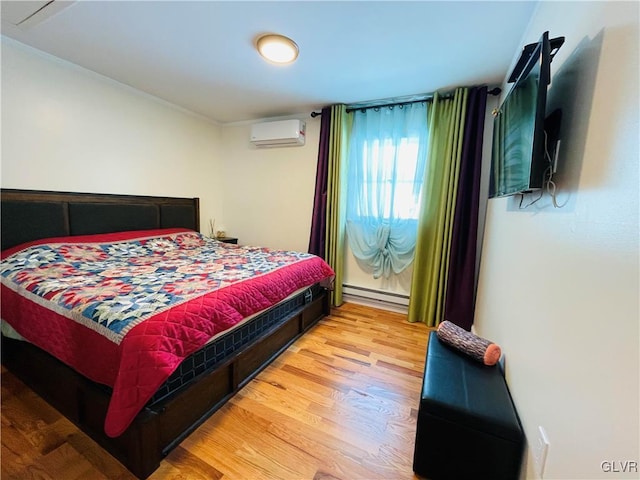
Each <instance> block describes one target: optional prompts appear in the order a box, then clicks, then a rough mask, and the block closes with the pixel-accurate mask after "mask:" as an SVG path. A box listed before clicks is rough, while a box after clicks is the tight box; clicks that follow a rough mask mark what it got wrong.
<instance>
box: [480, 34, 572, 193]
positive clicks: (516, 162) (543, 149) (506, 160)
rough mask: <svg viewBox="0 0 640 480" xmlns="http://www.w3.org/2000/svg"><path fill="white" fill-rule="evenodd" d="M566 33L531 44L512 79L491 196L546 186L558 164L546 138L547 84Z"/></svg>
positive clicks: (498, 132) (498, 118) (496, 145)
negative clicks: (554, 58)
mask: <svg viewBox="0 0 640 480" xmlns="http://www.w3.org/2000/svg"><path fill="white" fill-rule="evenodd" d="M563 43H564V37H558V38H554V39H551V40H550V39H549V32H544V33H543V34H542V37H540V40H539V41H538V42H536V43H531V44H529V45H526V46H525V47H524V48H523V49H522V53H521V55H520V58H519V59H518V62H517V63H516V66H515V67H514V69H513V72H512V73H511V75H510V77H509V80H508V83H514V85H513V87H512V88H511V90H510V91H509V93H508V94H507V96H506V98H505V100H504V101H503V102H502V104H501V105H500V108H499V109H498V110H497V111H494V123H493V146H492V153H491V177H490V184H489V198H496V197H505V196H509V195H515V194H522V193H527V192H531V191H534V190H538V189H540V188H543V186H544V184H545V177H546V176H547V175H548V174H549V172H550V170H551V169H552V168H553V166H552V165H551V163H552V161H551V157H550V155H549V154H548V152H549V151H550V148H552V147H551V146H550V145H548V143H547V140H548V138H547V139H545V115H546V101H547V87H548V85H549V83H550V82H551V60H552V59H553V56H554V55H555V54H556V53H557V51H558V49H559V48H560V47H561V46H562V44H563ZM559 114H560V112H555V113H554V115H553V122H551V123H552V128H553V129H554V130H555V131H554V132H553V134H552V135H547V137H550V136H553V138H554V139H557V137H558V131H557V129H558V128H559V125H558V117H559Z"/></svg>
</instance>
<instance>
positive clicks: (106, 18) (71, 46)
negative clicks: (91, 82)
mask: <svg viewBox="0 0 640 480" xmlns="http://www.w3.org/2000/svg"><path fill="white" fill-rule="evenodd" d="M536 5H537V2H521V1H496V2H486V1H409V2H402V1H365V0H361V1H351V2H346V1H302V0H300V1H282V2H274V1H251V2H249V1H194V2H191V1H86V0H85V1H82V0H81V1H75V2H63V1H61V0H55V1H30V2H24V1H5V0H3V1H2V4H1V7H2V8H1V12H0V13H1V15H2V34H3V35H5V36H8V37H11V38H13V39H15V40H17V41H19V42H21V43H24V44H27V45H30V46H32V47H34V48H36V49H39V50H42V51H45V52H48V53H50V54H52V55H54V56H56V57H59V58H62V59H64V60H67V61H69V62H72V63H75V64H77V65H81V66H82V67H85V68H87V69H89V70H93V71H95V72H98V73H100V74H102V75H105V76H107V77H110V78H112V79H114V80H117V81H119V82H121V83H124V84H126V85H129V86H131V87H134V88H136V89H138V90H142V91H144V92H146V93H149V94H151V95H154V96H156V97H159V98H161V99H163V100H165V101H168V102H171V103H173V104H175V105H179V106H180V107H183V108H185V109H187V110H190V111H192V112H196V113H198V114H200V115H203V116H205V117H208V118H209V119H211V120H213V121H215V122H218V123H220V124H226V123H233V122H242V121H246V120H255V119H260V118H270V117H277V116H284V115H290V114H297V113H302V112H307V111H309V112H311V111H313V110H317V109H319V108H321V107H322V106H325V105H329V104H333V103H346V104H352V103H360V102H366V101H370V100H376V99H388V98H402V97H405V96H410V95H415V94H422V93H430V92H434V91H436V90H448V89H451V88H453V87H456V86H462V85H480V84H488V85H498V84H500V83H502V81H503V79H504V77H505V76H506V74H507V71H508V69H509V67H510V65H511V63H512V60H513V58H514V56H515V54H516V53H517V52H518V51H519V50H520V48H521V42H522V34H523V32H524V31H525V30H526V27H527V25H528V23H529V19H530V18H531V16H532V13H533V10H534V9H535V8H536ZM264 33H280V34H283V35H286V36H288V37H290V38H292V39H293V40H294V41H295V42H296V43H297V44H298V46H299V48H300V55H299V57H298V60H297V61H296V62H295V63H294V64H292V65H288V66H275V65H272V64H269V63H267V62H265V61H264V60H262V59H261V58H260V57H259V55H258V53H257V52H256V50H255V48H254V43H255V40H256V37H257V36H259V35H260V34H264Z"/></svg>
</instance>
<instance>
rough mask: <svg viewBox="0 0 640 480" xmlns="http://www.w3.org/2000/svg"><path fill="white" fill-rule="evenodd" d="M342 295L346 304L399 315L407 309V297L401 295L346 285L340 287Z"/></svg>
mask: <svg viewBox="0 0 640 480" xmlns="http://www.w3.org/2000/svg"><path fill="white" fill-rule="evenodd" d="M342 293H343V297H344V300H345V301H346V302H353V303H360V304H362V305H369V306H372V307H378V308H382V309H385V310H392V311H394V312H400V313H406V312H407V310H408V308H409V295H404V294H402V293H395V292H388V291H385V290H376V289H373V288H365V287H359V286H356V285H347V284H343V285H342Z"/></svg>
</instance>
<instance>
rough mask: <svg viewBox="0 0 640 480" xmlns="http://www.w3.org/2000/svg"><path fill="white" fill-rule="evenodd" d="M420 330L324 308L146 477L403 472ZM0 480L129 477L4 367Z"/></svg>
mask: <svg viewBox="0 0 640 480" xmlns="http://www.w3.org/2000/svg"><path fill="white" fill-rule="evenodd" d="M428 331H429V329H428V328H427V327H426V326H425V325H424V324H410V323H408V322H407V321H406V317H405V316H404V315H400V314H396V313H392V312H387V311H383V310H377V309H373V308H370V307H364V306H360V305H355V304H345V305H343V306H342V307H340V308H337V309H333V311H332V313H331V315H329V316H328V317H326V318H325V319H323V320H321V321H320V322H319V323H318V325H316V326H315V327H313V329H312V330H310V331H309V332H308V333H307V334H305V335H304V336H303V337H302V338H301V339H299V340H298V341H297V342H296V343H294V344H293V345H292V346H291V347H289V349H288V350H287V351H286V352H284V353H283V354H282V355H281V356H280V357H279V358H278V359H276V360H275V361H274V362H273V363H272V364H271V365H270V366H269V367H267V368H266V369H265V370H264V371H263V372H262V373H261V374H260V375H259V376H257V377H256V378H255V379H254V380H253V381H252V382H251V383H249V384H248V385H247V386H246V387H244V388H243V389H242V390H241V391H240V392H239V393H238V394H237V395H236V396H235V397H234V398H233V399H232V400H231V401H229V402H228V403H227V404H226V405H225V406H224V407H222V408H221V409H220V410H219V411H218V412H216V413H215V414H214V415H213V416H212V417H211V418H210V419H209V420H208V421H206V422H205V423H204V424H203V425H201V426H200V428H198V429H197V430H196V431H195V432H194V433H192V434H191V435H190V436H189V437H188V438H187V439H185V440H184V441H183V442H182V443H181V444H180V445H179V446H178V447H177V448H176V449H174V450H173V451H172V452H171V453H170V454H169V455H168V457H167V458H166V459H165V460H164V461H163V462H162V463H161V466H160V468H159V469H158V470H157V471H156V472H154V473H153V475H152V476H151V477H149V478H150V479H153V480H160V479H176V480H177V479H203V480H204V479H251V480H258V479H313V480H335V479H344V480H347V479H349V480H351V479H411V478H417V477H415V476H414V474H413V471H412V468H411V466H412V460H413V445H414V436H415V424H416V414H417V407H418V399H419V397H420V389H421V386H422V372H423V369H424V360H425V352H426V341H427V335H428ZM1 419H2V422H1V425H0V426H1V431H0V438H1V444H2V450H1V455H2V457H1V464H2V468H1V476H2V479H64V480H73V479H133V478H135V477H133V475H132V474H131V473H129V471H128V470H126V469H125V468H124V467H123V466H122V465H121V464H120V463H119V462H117V461H116V460H114V459H113V457H111V456H110V455H109V454H107V453H106V452H105V451H104V450H102V449H101V448H100V447H99V446H98V445H97V444H95V443H94V442H93V441H92V440H91V439H90V438H89V437H87V436H86V435H85V434H84V433H82V432H81V431H79V430H78V429H77V428H76V427H75V426H74V425H73V424H72V423H70V422H69V421H67V420H66V419H65V418H64V417H62V416H61V415H60V414H59V413H58V412H57V411H56V410H54V409H53V408H51V407H50V406H49V405H48V404H46V403H45V402H44V401H43V400H42V399H40V397H38V396H37V395H36V394H35V393H33V392H32V391H31V390H30V389H29V388H27V387H26V386H24V385H23V384H22V383H21V382H20V381H19V380H17V379H16V378H15V377H14V376H13V375H12V374H11V373H9V372H8V371H6V370H5V369H4V368H3V370H2V408H1Z"/></svg>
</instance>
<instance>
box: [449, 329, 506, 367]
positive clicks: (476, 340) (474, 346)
mask: <svg viewBox="0 0 640 480" xmlns="http://www.w3.org/2000/svg"><path fill="white" fill-rule="evenodd" d="M437 335H438V338H439V339H440V341H442V342H443V343H445V344H447V345H449V346H451V347H453V348H455V349H456V350H459V351H460V352H462V353H464V354H465V355H468V356H469V357H471V358H473V359H474V360H476V361H478V362H481V363H484V364H485V365H495V364H496V363H497V362H498V360H500V355H501V354H502V351H501V349H500V347H499V346H498V345H496V344H495V343H493V342H490V341H489V340H486V339H484V338H481V337H478V336H477V335H474V334H473V333H471V332H467V331H466V330H465V329H464V328H461V327H459V326H457V325H456V324H455V323H451V322H450V321H448V320H445V321H444V322H441V323H440V325H438V331H437Z"/></svg>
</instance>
